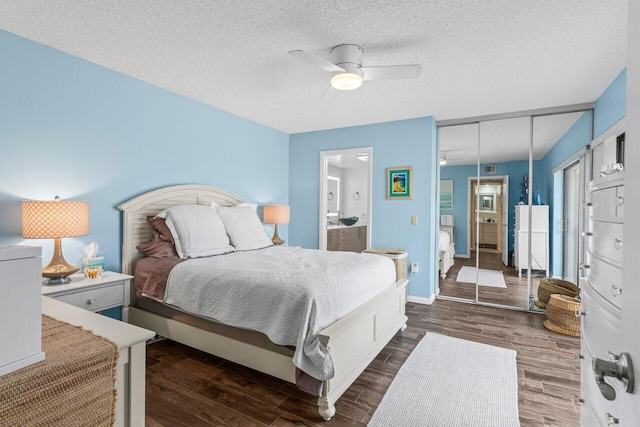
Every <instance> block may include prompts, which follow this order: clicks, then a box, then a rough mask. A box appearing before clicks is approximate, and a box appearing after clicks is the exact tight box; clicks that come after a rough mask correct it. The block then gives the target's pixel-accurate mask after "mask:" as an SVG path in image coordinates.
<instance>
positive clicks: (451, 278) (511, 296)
mask: <svg viewBox="0 0 640 427" xmlns="http://www.w3.org/2000/svg"><path fill="white" fill-rule="evenodd" d="M475 265H476V253H475V251H471V258H456V259H455V262H454V265H453V266H451V268H450V269H449V271H448V272H447V276H446V278H445V279H440V295H442V296H450V297H457V298H463V299H467V300H471V301H475V298H476V285H475V283H464V282H457V281H456V277H458V272H459V271H460V269H461V268H462V267H463V266H469V267H475ZM480 268H483V269H487V270H500V271H502V272H503V275H504V281H505V283H506V285H507V288H506V289H505V288H494V287H489V286H479V287H478V301H481V302H486V303H492V304H499V305H505V306H510V307H519V308H524V309H526V308H527V307H528V306H529V293H528V292H527V278H526V277H518V272H517V271H516V270H515V269H514V268H512V267H505V265H504V264H503V263H502V254H501V253H500V252H497V251H496V252H485V251H481V252H480ZM539 283H540V278H539V277H533V279H532V281H531V294H532V295H534V296H537V295H538V284H539Z"/></svg>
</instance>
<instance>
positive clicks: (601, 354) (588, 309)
mask: <svg viewBox="0 0 640 427" xmlns="http://www.w3.org/2000/svg"><path fill="white" fill-rule="evenodd" d="M586 282H587V283H583V291H582V293H581V296H582V311H583V312H584V316H582V319H581V322H582V325H581V327H580V330H581V332H582V335H583V336H582V342H583V344H585V345H583V349H582V351H583V352H584V351H585V347H586V349H588V350H589V353H590V354H591V355H592V356H593V357H597V358H600V359H606V358H607V351H610V352H612V353H615V354H619V353H620V352H622V351H624V349H623V348H622V347H621V346H622V332H621V326H622V325H621V320H620V310H619V309H618V308H616V307H614V306H613V305H612V304H609V303H608V302H607V301H605V300H603V299H602V298H600V297H599V296H598V295H597V294H596V293H595V292H594V290H593V288H591V286H590V284H589V283H588V280H587V281H586Z"/></svg>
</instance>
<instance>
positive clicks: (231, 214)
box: [215, 204, 273, 251]
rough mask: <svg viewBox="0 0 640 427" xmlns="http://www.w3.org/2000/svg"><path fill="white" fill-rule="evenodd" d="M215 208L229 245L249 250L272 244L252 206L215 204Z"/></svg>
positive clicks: (239, 249) (241, 249)
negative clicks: (225, 230)
mask: <svg viewBox="0 0 640 427" xmlns="http://www.w3.org/2000/svg"><path fill="white" fill-rule="evenodd" d="M215 210H216V212H218V215H220V218H222V222H223V223H224V227H225V228H226V229H227V234H228V235H229V240H230V241H231V245H232V246H233V247H234V248H236V250H238V251H250V250H254V249H262V248H266V247H267V246H271V245H273V242H272V241H271V239H269V237H267V232H266V231H265V230H264V227H263V226H262V223H261V222H260V219H259V218H258V215H256V211H255V209H254V208H253V207H252V206H247V205H245V204H242V205H237V206H230V207H223V206H217V207H216V209H215Z"/></svg>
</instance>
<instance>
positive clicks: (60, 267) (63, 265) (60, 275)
mask: <svg viewBox="0 0 640 427" xmlns="http://www.w3.org/2000/svg"><path fill="white" fill-rule="evenodd" d="M78 270H80V267H78V266H76V265H71V264H69V263H68V262H67V260H65V259H64V256H63V255H62V243H61V242H60V239H54V241H53V256H52V257H51V261H50V262H49V264H48V265H47V266H46V267H45V268H43V269H42V276H43V277H48V278H49V279H53V280H49V282H48V283H47V284H52V285H53V284H61V283H69V282H70V281H71V279H70V278H69V277H67V276H70V275H72V274H73V273H75V272H76V271H78Z"/></svg>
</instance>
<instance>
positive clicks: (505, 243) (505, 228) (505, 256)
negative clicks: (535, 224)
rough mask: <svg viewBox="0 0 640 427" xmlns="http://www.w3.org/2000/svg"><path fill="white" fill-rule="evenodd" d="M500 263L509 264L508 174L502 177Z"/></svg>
mask: <svg viewBox="0 0 640 427" xmlns="http://www.w3.org/2000/svg"><path fill="white" fill-rule="evenodd" d="M502 263H503V264H504V265H505V266H506V265H509V175H506V176H505V177H504V178H503V179H502Z"/></svg>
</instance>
